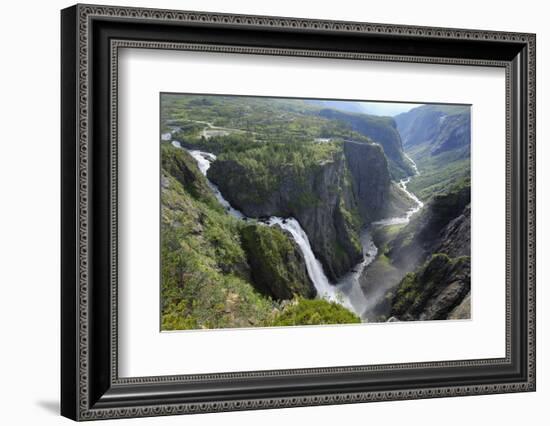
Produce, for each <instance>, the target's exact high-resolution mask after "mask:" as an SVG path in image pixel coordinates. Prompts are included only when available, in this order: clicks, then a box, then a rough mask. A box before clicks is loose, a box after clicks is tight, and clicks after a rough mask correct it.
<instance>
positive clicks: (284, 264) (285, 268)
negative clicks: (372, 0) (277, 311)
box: [241, 224, 316, 300]
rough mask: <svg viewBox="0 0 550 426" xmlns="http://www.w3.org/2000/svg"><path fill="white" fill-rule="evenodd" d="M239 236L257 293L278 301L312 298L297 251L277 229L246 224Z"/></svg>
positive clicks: (309, 285)
mask: <svg viewBox="0 0 550 426" xmlns="http://www.w3.org/2000/svg"><path fill="white" fill-rule="evenodd" d="M241 237H242V245H243V247H244V249H245V251H246V253H247V255H248V261H249V263H250V267H251V271H252V280H253V283H254V285H255V286H256V288H257V289H258V290H259V291H260V292H262V293H263V294H265V295H267V296H271V297H274V298H276V299H279V300H289V299H292V297H293V296H294V295H301V296H304V297H309V298H311V297H314V296H315V294H316V291H315V288H314V287H313V284H312V283H311V282H310V280H309V277H308V275H307V270H306V268H305V264H304V260H303V256H302V253H301V251H300V249H299V248H298V247H297V246H296V244H295V243H294V242H293V240H292V239H291V238H289V236H288V235H287V234H286V233H285V232H284V231H283V230H282V229H281V228H280V227H279V226H277V225H276V226H272V227H268V226H265V225H260V224H251V225H246V226H243V227H242V228H241Z"/></svg>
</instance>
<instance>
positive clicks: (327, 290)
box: [172, 141, 424, 318]
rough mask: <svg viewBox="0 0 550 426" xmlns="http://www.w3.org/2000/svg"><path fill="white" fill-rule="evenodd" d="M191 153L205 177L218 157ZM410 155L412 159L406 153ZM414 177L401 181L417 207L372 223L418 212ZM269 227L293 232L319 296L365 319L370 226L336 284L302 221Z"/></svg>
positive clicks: (372, 252) (275, 220) (372, 250)
mask: <svg viewBox="0 0 550 426" xmlns="http://www.w3.org/2000/svg"><path fill="white" fill-rule="evenodd" d="M172 145H174V146H175V147H177V148H182V146H181V144H180V143H179V142H178V141H172ZM187 151H188V152H189V154H190V155H191V156H192V157H193V158H194V159H195V160H196V162H197V165H198V167H199V170H200V172H201V173H202V174H203V175H204V176H205V177H206V175H207V172H208V169H209V168H210V165H211V163H212V162H213V161H215V160H216V156H215V155H214V154H212V153H209V152H205V151H200V150H187ZM407 158H409V157H408V156H407ZM409 160H410V161H411V163H412V164H413V167H414V169H415V172H416V174H418V169H417V168H416V164H415V163H414V161H412V159H410V158H409ZM410 180H411V176H409V177H408V178H406V179H402V180H401V181H400V182H399V185H400V187H401V189H402V190H403V191H404V192H405V193H406V194H407V195H408V196H409V197H410V198H411V199H412V200H413V201H415V203H416V206H415V207H413V208H411V209H410V210H409V211H407V213H406V215H405V216H403V217H397V218H388V219H383V220H380V221H378V222H374V223H373V225H379V226H387V225H392V224H397V223H408V221H409V220H410V218H411V216H412V215H414V214H415V213H416V212H418V211H419V210H420V209H421V208H422V207H423V206H424V204H423V203H422V201H420V200H419V199H418V198H417V197H416V196H415V195H414V194H412V193H411V192H409V191H408V190H407V184H408V183H409V182H410ZM207 182H208V185H209V186H210V188H211V189H212V191H213V193H214V195H215V197H216V199H217V200H218V201H219V202H220V204H221V205H222V206H224V207H225V209H226V210H227V212H228V213H229V214H230V215H232V216H233V217H236V218H237V219H243V220H244V219H250V218H248V217H246V216H245V215H244V214H243V213H242V212H240V211H239V210H237V209H235V208H233V207H232V206H231V204H230V203H229V202H228V201H227V200H226V199H225V198H224V197H223V195H222V193H221V192H220V190H219V188H218V187H217V186H216V185H215V184H213V183H212V182H211V181H210V180H209V179H208V178H207ZM258 223H265V224H266V225H268V226H274V225H278V226H280V227H281V228H282V229H284V230H286V231H288V232H289V233H290V235H292V237H293V239H294V241H295V242H296V244H297V245H298V247H299V248H300V250H301V251H302V254H303V256H304V260H305V263H306V269H307V273H308V276H309V278H310V279H311V281H312V282H313V285H314V286H315V289H316V290H317V294H318V296H319V297H322V298H324V299H326V300H329V301H333V302H337V303H340V304H341V305H343V306H345V307H346V308H348V309H350V310H351V311H353V312H355V313H356V314H357V315H358V316H359V317H361V318H363V317H364V315H365V310H366V308H367V306H368V305H369V301H368V300H367V298H366V296H365V293H364V292H363V289H362V288H361V284H360V282H359V278H360V277H361V275H362V273H363V271H364V269H365V268H366V267H367V266H368V265H369V264H370V263H371V262H372V261H373V260H374V259H375V258H376V255H377V252H378V248H377V247H376V246H375V245H374V243H373V241H372V238H371V235H370V232H369V230H368V229H364V230H363V231H362V233H361V236H360V239H361V246H362V248H363V257H362V259H361V261H360V262H359V263H358V264H357V265H355V267H353V268H352V269H351V271H350V272H348V273H347V274H346V275H344V276H343V277H342V278H340V280H338V282H337V283H336V284H331V283H330V281H329V279H328V278H327V276H326V274H325V272H324V270H323V266H322V264H321V262H320V261H319V260H318V259H317V258H316V257H315V254H314V252H313V249H312V248H311V244H310V242H309V238H308V236H307V234H306V232H305V231H304V229H303V228H302V226H301V225H300V223H299V222H298V221H297V220H296V219H295V218H293V217H289V218H282V217H277V216H272V217H270V218H268V219H267V220H266V221H265V222H258Z"/></svg>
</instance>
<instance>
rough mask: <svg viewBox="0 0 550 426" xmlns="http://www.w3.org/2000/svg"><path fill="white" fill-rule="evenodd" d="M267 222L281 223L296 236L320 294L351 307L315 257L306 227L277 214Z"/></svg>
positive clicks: (310, 275)
mask: <svg viewBox="0 0 550 426" xmlns="http://www.w3.org/2000/svg"><path fill="white" fill-rule="evenodd" d="M266 223H267V224H268V225H269V226H273V225H279V226H280V227H281V228H283V229H284V230H286V231H288V232H289V233H290V234H291V235H292V238H294V241H295V242H296V244H298V247H300V250H301V251H302V254H303V255H304V260H305V262H306V269H307V272H308V275H309V278H310V279H311V281H312V282H313V284H314V286H315V289H316V290H317V294H318V296H319V297H322V298H323V299H327V300H330V301H333V302H339V303H344V302H348V307H349V306H350V305H349V301H347V300H344V299H345V296H344V295H343V294H342V293H341V292H339V291H338V289H337V288H336V287H335V286H333V285H332V284H331V283H330V282H329V280H328V278H327V276H326V275H325V271H324V270H323V265H321V262H319V259H317V258H316V257H315V254H313V250H312V248H311V244H310V243H309V238H308V236H307V234H306V232H305V231H304V229H303V228H302V227H301V226H300V223H299V222H298V221H297V220H296V219H294V218H293V217H290V218H287V219H283V218H282V217H276V216H273V217H270V218H269V219H268V220H267V221H266Z"/></svg>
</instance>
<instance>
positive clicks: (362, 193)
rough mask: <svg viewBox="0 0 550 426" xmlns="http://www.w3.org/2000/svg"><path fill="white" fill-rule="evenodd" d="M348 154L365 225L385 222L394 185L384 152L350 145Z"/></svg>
mask: <svg viewBox="0 0 550 426" xmlns="http://www.w3.org/2000/svg"><path fill="white" fill-rule="evenodd" d="M344 153H345V155H346V160H347V164H348V168H349V171H350V174H351V177H352V181H353V184H352V187H353V194H354V196H355V199H356V201H357V206H358V209H359V213H360V215H361V217H362V219H363V221H364V222H365V223H370V222H372V221H374V220H377V219H380V218H382V216H383V214H384V213H385V207H386V206H387V204H388V203H389V187H390V184H391V180H390V173H389V171H388V163H387V160H386V157H385V155H384V152H383V151H382V149H381V148H380V146H379V145H374V144H365V143H361V142H352V141H346V142H345V143H344Z"/></svg>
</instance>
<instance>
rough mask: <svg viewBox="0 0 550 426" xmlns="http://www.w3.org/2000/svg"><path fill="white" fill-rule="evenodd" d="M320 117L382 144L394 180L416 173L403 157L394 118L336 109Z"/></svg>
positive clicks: (321, 114) (323, 111)
mask: <svg viewBox="0 0 550 426" xmlns="http://www.w3.org/2000/svg"><path fill="white" fill-rule="evenodd" d="M319 115H320V116H321V117H325V118H328V119H332V120H340V121H343V122H344V123H346V124H348V125H349V126H350V127H351V129H352V130H354V131H356V132H357V133H360V134H362V135H364V136H367V137H369V138H370V139H372V140H373V141H374V142H376V143H378V144H380V145H381V146H382V148H383V149H384V153H385V154H386V157H387V158H388V161H389V169H390V172H391V174H392V177H393V178H394V179H396V180H398V179H400V178H403V177H406V176H409V175H412V174H413V173H414V170H413V168H412V164H411V163H410V162H409V161H408V160H407V159H406V158H405V156H404V155H403V144H402V142H401V136H400V135H399V132H398V131H397V125H396V123H395V121H394V120H393V118H391V117H379V116H373V115H367V114H354V113H346V112H343V111H337V110H334V109H323V110H321V111H320V112H319Z"/></svg>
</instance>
